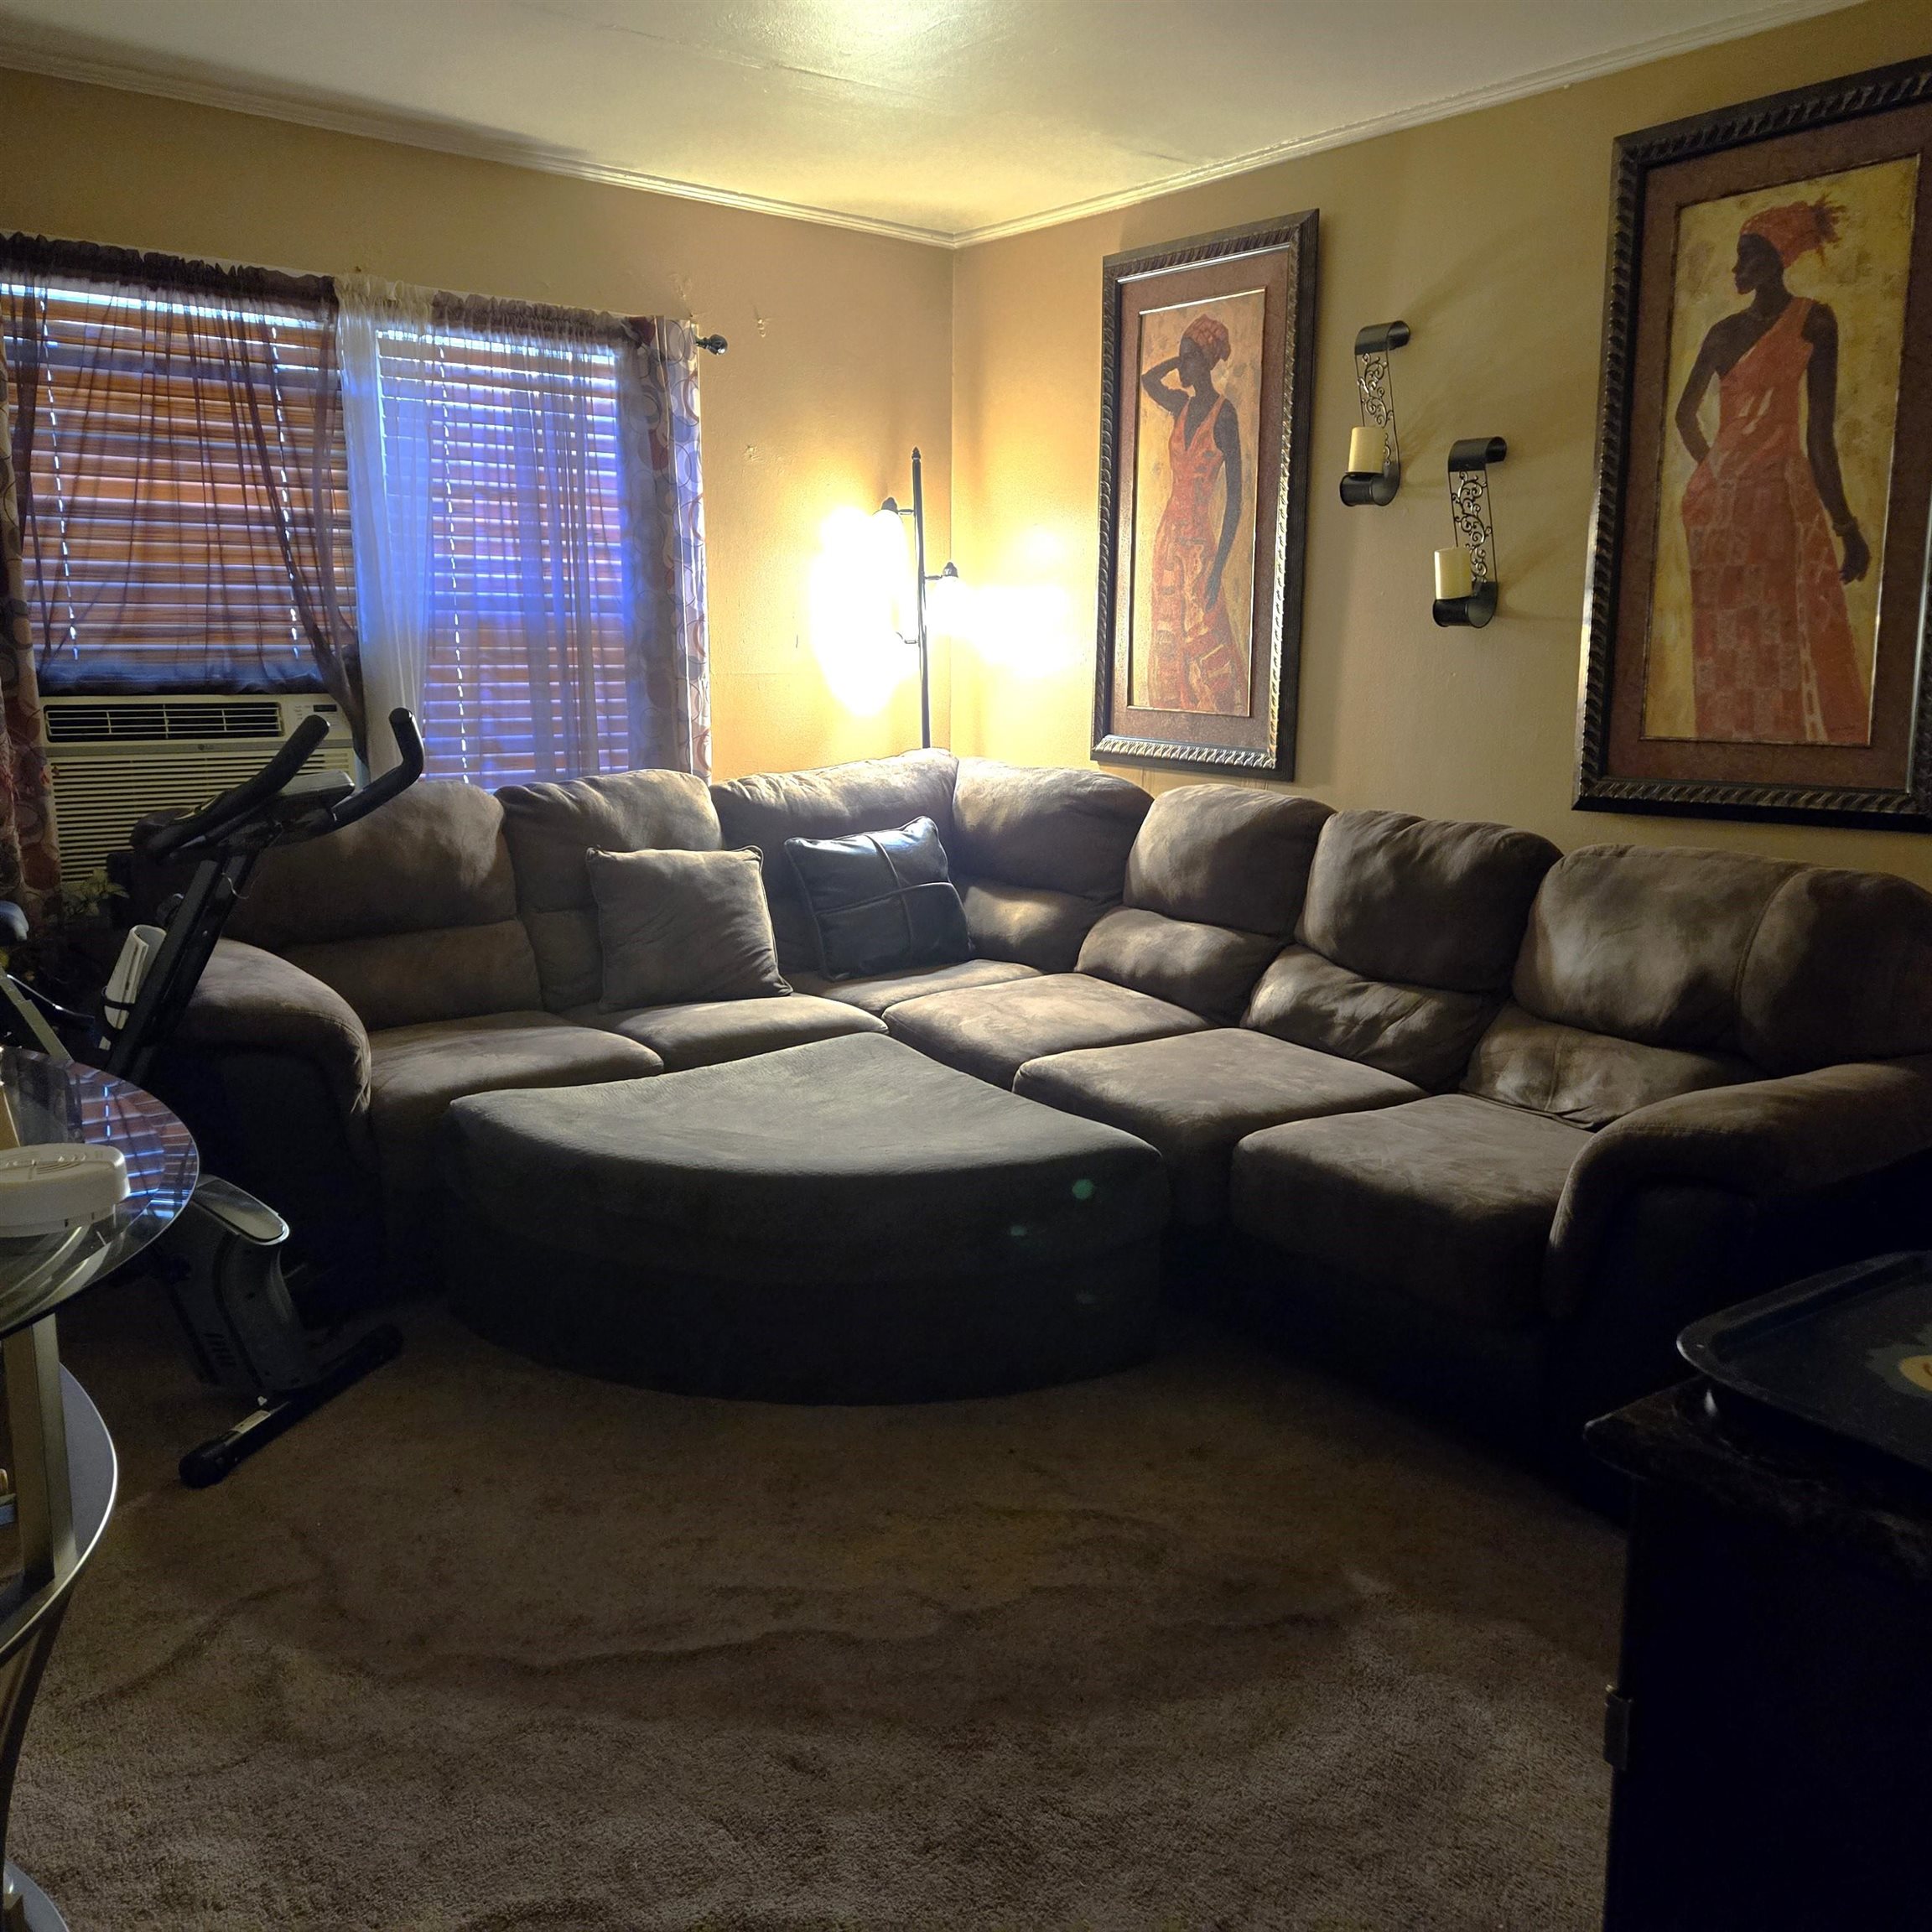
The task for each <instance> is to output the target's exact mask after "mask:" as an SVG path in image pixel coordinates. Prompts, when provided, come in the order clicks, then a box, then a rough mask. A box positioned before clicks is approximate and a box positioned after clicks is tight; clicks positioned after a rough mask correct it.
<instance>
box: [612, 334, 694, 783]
mask: <svg viewBox="0 0 1932 1932" xmlns="http://www.w3.org/2000/svg"><path fill="white" fill-rule="evenodd" d="M631 327H632V329H633V330H636V336H637V348H636V356H634V358H633V361H634V365H635V372H636V384H635V387H630V388H627V390H626V397H627V401H628V407H627V408H626V411H625V413H624V418H623V434H624V441H625V446H626V450H627V452H628V455H629V464H628V468H629V472H630V476H629V481H630V488H629V490H628V491H627V492H626V499H625V501H626V507H627V509H628V511H629V513H630V516H631V522H632V525H633V527H634V530H635V532H636V535H635V538H634V542H633V545H632V548H633V550H634V552H635V553H636V555H637V557H638V558H640V560H641V570H642V574H643V580H642V584H641V595H640V597H639V599H638V615H639V622H640V626H641V636H642V649H643V660H644V662H643V671H644V676H643V680H642V691H641V696H642V698H643V700H644V715H643V717H642V719H641V726H642V730H643V733H644V735H645V737H646V740H647V743H648V745H649V747H650V750H651V756H649V757H647V758H646V759H644V760H642V761H641V762H642V763H645V764H650V765H664V766H673V767H675V768H676V769H677V770H678V771H695V772H696V773H697V774H698V775H699V776H700V777H703V778H708V777H709V776H710V774H711V670H710V658H711V651H710V642H709V635H708V633H707V631H706V627H705V615H704V609H705V606H704V481H703V471H702V465H701V464H700V461H699V432H698V343H697V335H696V331H695V330H693V328H692V326H691V325H690V324H689V323H688V322H678V321H672V320H667V319H662V318H659V317H654V316H638V317H636V318H634V319H632V322H631Z"/></svg>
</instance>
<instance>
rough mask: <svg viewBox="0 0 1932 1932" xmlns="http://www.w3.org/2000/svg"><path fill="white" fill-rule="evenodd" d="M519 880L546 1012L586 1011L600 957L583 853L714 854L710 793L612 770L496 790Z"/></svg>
mask: <svg viewBox="0 0 1932 1932" xmlns="http://www.w3.org/2000/svg"><path fill="white" fill-rule="evenodd" d="M496 797H497V799H498V801H499V802H501V806H502V808H503V832H504V837H505V839H506V841H507V843H508V845H509V849H510V860H511V864H512V867H513V868H514V870H515V874H516V880H517V910H518V911H519V912H520V913H521V914H522V919H523V925H524V927H525V929H526V930H527V932H528V933H529V935H530V943H531V946H532V949H533V950H534V952H535V954H536V958H537V970H538V976H539V977H540V978H541V979H542V981H543V1005H546V1006H547V1007H548V1008H549V1010H551V1011H552V1012H553V1013H561V1012H564V1011H566V1010H569V1009H570V1008H573V1007H577V1006H589V1005H594V1004H595V1002H596V1001H597V1000H599V999H600V997H601V995H602V989H603V984H604V954H603V950H602V948H601V946H600V942H599V939H598V931H597V901H596V898H595V895H594V894H593V892H592V891H591V886H590V873H589V866H588V865H587V863H586V860H585V854H587V853H589V852H591V851H594V850H595V851H604V852H644V851H674V852H715V851H717V850H718V849H719V848H720V846H721V845H722V844H723V840H722V839H721V837H720V834H719V829H718V814H717V813H716V812H715V811H714V809H713V808H712V804H711V792H710V788H709V787H708V786H707V785H706V784H705V782H704V780H703V779H702V778H699V777H696V776H693V774H692V773H690V772H688V771H612V772H607V773H604V774H602V775H600V776H597V777H595V778H572V779H568V780H565V781H564V782H561V783H554V784H538V785H506V786H505V787H503V788H502V789H501V791H500V792H498V793H497V794H496Z"/></svg>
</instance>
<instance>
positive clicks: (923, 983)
mask: <svg viewBox="0 0 1932 1932" xmlns="http://www.w3.org/2000/svg"><path fill="white" fill-rule="evenodd" d="M1038 977H1039V974H1037V973H1036V971H1035V969H1033V968H1032V967H1031V966H1022V965H1021V963H1019V961H1018V960H1016V959H962V960H960V961H959V962H958V963H957V964H956V965H952V966H918V967H914V968H912V969H911V970H909V971H907V972H904V973H880V974H875V975H874V976H873V977H872V978H870V979H825V978H823V976H822V975H820V974H816V973H801V974H798V975H797V977H796V978H794V979H793V980H792V986H793V987H794V989H796V990H797V991H798V992H800V993H815V994H818V995H822V996H823V998H825V999H827V1000H840V1001H843V1002H844V1004H845V1005H848V1006H856V1007H857V1008H859V1010H860V1011H861V1012H863V1013H883V1012H884V1011H885V1010H886V1008H887V1007H888V1006H896V1005H898V1004H899V1002H900V1001H901V1000H921V999H923V998H924V997H925V996H926V995H927V994H928V993H956V992H960V991H963V990H964V989H966V988H967V987H969V986H1004V985H1005V984H1006V983H1007V982H1008V981H1009V980H1012V979H1037V978H1038Z"/></svg>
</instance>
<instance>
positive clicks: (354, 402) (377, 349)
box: [335, 275, 439, 771]
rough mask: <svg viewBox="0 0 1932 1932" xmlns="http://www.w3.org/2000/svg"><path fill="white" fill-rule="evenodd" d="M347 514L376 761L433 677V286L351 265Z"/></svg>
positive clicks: (341, 321)
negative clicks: (395, 724)
mask: <svg viewBox="0 0 1932 1932" xmlns="http://www.w3.org/2000/svg"><path fill="white" fill-rule="evenodd" d="M335 293H336V299H337V302H338V304H339V305H340V306H339V309H338V313H337V318H336V325H335V333H336V344H337V356H338V360H339V362H340V367H341V371H342V423H343V431H344V434H345V439H346V441H347V444H348V453H349V521H350V527H351V535H352V537H353V539H354V543H355V552H356V620H357V622H356V627H357V629H358V630H359V631H361V640H362V689H363V700H364V704H365V706H366V710H367V714H368V722H369V768H370V770H371V771H387V769H388V768H389V767H390V766H392V765H393V764H394V763H395V762H396V761H397V749H396V740H394V738H393V737H392V736H391V735H390V731H389V714H390V712H391V711H392V710H393V709H395V708H396V706H397V705H398V704H406V705H408V708H409V709H410V710H411V711H413V713H414V714H416V717H417V719H418V721H420V720H421V719H422V717H423V694H424V692H425V689H426V688H427V684H428V672H429V656H430V647H431V641H432V631H433V626H434V608H435V599H436V545H435V527H434V526H435V517H436V499H435V483H434V474H435V457H434V439H435V424H434V409H433V408H432V403H431V388H432V383H431V381H430V380H429V377H431V374H432V372H433V371H434V367H435V364H436V362H437V360H438V356H439V348H438V341H437V331H436V327H435V300H436V298H435V293H434V290H432V289H428V288H414V287H413V286H411V285H410V284H409V283H401V282H381V281H377V280H376V279H375V278H372V277H369V276H361V275H358V276H345V277H343V278H340V279H339V280H338V281H337V283H336V284H335Z"/></svg>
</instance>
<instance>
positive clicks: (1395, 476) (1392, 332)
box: [1342, 322, 1409, 507]
mask: <svg viewBox="0 0 1932 1932" xmlns="http://www.w3.org/2000/svg"><path fill="white" fill-rule="evenodd" d="M1407 340H1409V325H1408V324H1407V323H1406V322H1377V323H1374V324H1373V325H1370V326H1369V327H1368V328H1366V329H1362V330H1358V331H1357V332H1356V335H1355V387H1356V390H1357V392H1358V394H1359V395H1360V397H1361V398H1362V420H1363V423H1366V424H1370V425H1373V426H1374V428H1378V429H1379V430H1380V431H1381V432H1382V435H1383V455H1382V467H1381V468H1380V469H1379V470H1349V471H1348V474H1347V475H1344V476H1343V479H1342V501H1343V502H1344V503H1347V504H1348V505H1349V506H1351V507H1353V506H1356V505H1358V504H1363V503H1375V504H1388V503H1393V502H1394V501H1395V492H1396V491H1398V490H1400V488H1401V487H1402V439H1401V437H1400V434H1398V432H1397V429H1396V426H1395V391H1394V386H1393V385H1392V384H1391V383H1390V382H1389V351H1391V350H1392V349H1400V347H1401V346H1402V345H1403V344H1404V343H1405V342H1406V341H1407Z"/></svg>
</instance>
